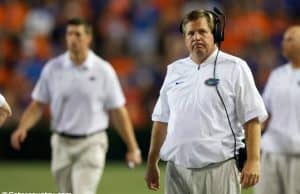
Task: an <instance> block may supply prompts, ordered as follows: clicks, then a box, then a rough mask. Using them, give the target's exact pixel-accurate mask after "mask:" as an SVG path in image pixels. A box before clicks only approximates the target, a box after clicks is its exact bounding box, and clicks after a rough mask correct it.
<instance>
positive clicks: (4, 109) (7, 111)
mask: <svg viewBox="0 0 300 194" xmlns="http://www.w3.org/2000/svg"><path fill="white" fill-rule="evenodd" d="M11 114H12V112H11V108H10V106H9V104H8V103H7V102H6V100H5V98H4V96H2V94H0V127H1V126H2V125H3V124H4V122H5V121H6V119H7V118H8V117H10V116H11Z"/></svg>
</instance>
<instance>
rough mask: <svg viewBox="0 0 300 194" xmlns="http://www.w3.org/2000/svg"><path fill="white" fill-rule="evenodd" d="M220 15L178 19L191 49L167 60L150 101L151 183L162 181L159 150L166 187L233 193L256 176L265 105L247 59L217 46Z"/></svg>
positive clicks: (179, 191)
mask: <svg viewBox="0 0 300 194" xmlns="http://www.w3.org/2000/svg"><path fill="white" fill-rule="evenodd" d="M218 14H220V15H218ZM221 21H222V20H221V13H217V12H212V11H207V10H194V11H192V12H190V13H188V14H187V15H186V16H185V17H184V18H183V20H182V23H181V29H182V32H183V35H184V39H185V44H186V47H187V49H188V51H189V53H190V56H189V57H187V58H183V59H179V60H177V61H175V62H173V63H172V64H170V65H169V66H168V69H167V75H166V77H165V81H164V83H163V86H162V88H161V90H160V96H159V98H158V101H157V103H156V105H155V108H154V112H153V115H152V120H153V121H154V124H153V129H152V137H151V145H150V150H149V155H148V162H147V172H146V176H145V180H146V182H147V185H148V187H149V189H152V190H157V189H159V186H160V185H159V167H158V161H159V153H160V158H161V159H162V160H165V161H167V167H166V178H165V184H166V185H165V194H183V193H184V194H187V193H188V194H199V193H201V194H239V193H240V192H241V186H240V184H241V185H242V187H245V188H247V187H250V186H253V185H255V184H256V183H257V182H258V179H259V174H260V161H259V160H260V153H259V152H260V133H261V125H260V122H262V121H264V120H265V119H266V118H267V112H266V110H265V107H264V104H263V100H262V98H261V96H260V95H259V92H258V91H257V88H256V86H255V83H254V80H253V76H252V74H251V71H250V69H249V68H248V66H247V63H246V62H245V61H243V60H242V59H240V58H237V57H234V56H232V55H229V54H226V53H224V52H222V51H219V49H218V47H217V46H216V45H217V44H218V43H220V42H221V41H222V40H223V30H222V25H221V24H222V23H223V22H221ZM223 21H224V19H223ZM223 25H224V23H223ZM223 103H224V105H223ZM225 109H226V111H225ZM228 120H229V121H230V122H229V121H228ZM229 125H230V126H229ZM244 130H245V136H246V146H247V156H248V159H247V160H246V163H245V165H244V167H243V169H242V171H241V174H239V172H238V169H237V166H236V162H235V160H234V159H233V158H234V156H235V154H234V151H237V150H238V149H239V148H241V147H243V146H244V144H243V143H242V139H243V138H244ZM234 147H236V148H234Z"/></svg>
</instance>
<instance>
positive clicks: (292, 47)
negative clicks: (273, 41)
mask: <svg viewBox="0 0 300 194" xmlns="http://www.w3.org/2000/svg"><path fill="white" fill-rule="evenodd" d="M299 50H300V27H292V28H290V29H288V30H287V31H286V32H285V34H284V37H283V41H282V53H283V55H284V56H285V57H286V58H287V59H289V60H290V59H292V58H295V56H297V55H299Z"/></svg>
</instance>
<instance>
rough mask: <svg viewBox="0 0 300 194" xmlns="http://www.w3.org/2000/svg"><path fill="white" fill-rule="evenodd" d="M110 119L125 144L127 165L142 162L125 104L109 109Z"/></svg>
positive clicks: (132, 165)
mask: <svg viewBox="0 0 300 194" xmlns="http://www.w3.org/2000/svg"><path fill="white" fill-rule="evenodd" d="M110 118H111V121H112V123H113V125H114V127H115V128H116V130H117V132H118V133H119V135H120V136H121V138H122V139H123V141H124V142H125V144H126V145H127V154H126V161H127V163H128V165H129V167H131V168H132V167H134V166H135V165H137V164H140V163H141V162H142V157H141V151H140V149H139V146H138V143H137V141H136V138H135V134H134V130H133V127H132V124H131V122H130V119H129V115H128V112H127V109H126V108H125V106H122V107H119V108H115V109H111V110H110Z"/></svg>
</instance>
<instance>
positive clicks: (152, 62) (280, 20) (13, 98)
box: [0, 0, 300, 128]
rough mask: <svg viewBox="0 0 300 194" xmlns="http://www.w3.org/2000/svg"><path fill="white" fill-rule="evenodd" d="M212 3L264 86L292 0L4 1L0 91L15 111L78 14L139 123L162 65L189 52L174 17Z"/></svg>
mask: <svg viewBox="0 0 300 194" xmlns="http://www.w3.org/2000/svg"><path fill="white" fill-rule="evenodd" d="M213 6H217V7H219V8H221V10H223V11H224V13H225V15H226V16H227V21H228V26H231V27H230V28H226V32H225V41H224V44H223V45H222V47H223V49H224V50H225V51H227V52H229V53H232V54H236V55H238V56H240V57H245V58H246V59H247V62H248V64H249V65H250V68H251V70H252V72H253V73H254V77H255V80H256V83H257V86H258V88H259V89H260V91H262V90H263V88H264V85H265V83H266V79H267V77H268V75H269V73H270V71H271V70H272V69H273V68H274V67H276V66H278V65H279V64H282V61H283V58H282V56H281V55H280V54H279V53H280V52H279V50H280V41H281V37H282V34H283V31H284V29H286V27H287V26H288V25H290V24H291V23H296V22H299V21H300V20H299V18H300V17H299V13H298V12H297V11H298V10H299V3H298V1H296V0H256V1H241V2H239V3H236V1H234V0H226V1H225V0H205V1H196V0H164V1H161V0H146V1H143V0H134V1H133V0H61V1H52V0H41V1H22V0H3V1H0V49H1V52H0V89H1V91H2V92H3V93H4V94H5V93H7V94H8V97H7V100H8V102H9V103H10V104H11V106H12V109H13V110H15V109H16V110H22V109H23V108H24V107H25V104H26V103H28V98H30V92H31V89H32V85H33V84H34V83H35V82H36V80H37V78H38V77H39V75H40V71H41V68H42V67H43V64H44V63H45V62H46V61H47V60H48V59H49V58H51V57H54V56H57V55H58V54H61V53H62V51H63V50H64V48H65V45H64V44H65V43H64V39H62V38H61V37H63V34H64V30H65V29H64V25H65V22H66V21H67V19H69V18H72V17H76V16H82V17H84V18H86V19H88V20H89V21H90V22H91V23H92V24H93V26H94V27H95V31H94V39H95V40H94V45H93V47H94V50H95V51H96V52H97V53H98V54H99V55H100V56H102V57H104V58H105V59H107V60H109V61H110V62H112V64H113V65H114V67H115V68H116V69H118V73H119V75H120V77H121V84H122V86H123V88H124V90H125V94H126V96H127V97H128V99H129V100H128V108H129V112H130V114H131V116H132V118H133V120H134V124H135V126H136V127H138V128H143V127H145V126H147V125H148V124H149V122H150V120H149V118H150V114H149V113H150V112H152V109H153V101H154V99H156V97H157V95H158V93H159V88H160V86H161V82H162V79H163V77H164V74H165V72H164V69H165V67H164V66H165V65H166V64H168V63H169V62H170V61H173V60H174V59H175V58H176V57H181V56H185V55H187V52H186V50H185V48H183V47H182V45H183V44H182V43H181V41H182V40H183V39H182V36H181V35H180V34H179V31H178V25H179V23H178V21H180V18H181V17H182V15H183V14H184V13H185V12H186V11H188V10H191V9H197V8H205V9H212V7H213ZM16 80H18V81H16ZM16 82H17V83H16ZM16 85H17V86H19V85H20V88H23V89H22V90H21V91H22V93H21V92H19V91H20V90H18V91H16V90H17V89H15V88H13V87H17V86H16ZM17 88H18V87H17ZM14 112H15V111H14ZM16 112H18V111H16ZM12 118H13V119H10V120H9V122H8V123H13V122H14V120H18V119H19V118H18V113H16V114H14V115H13V117H12Z"/></svg>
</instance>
